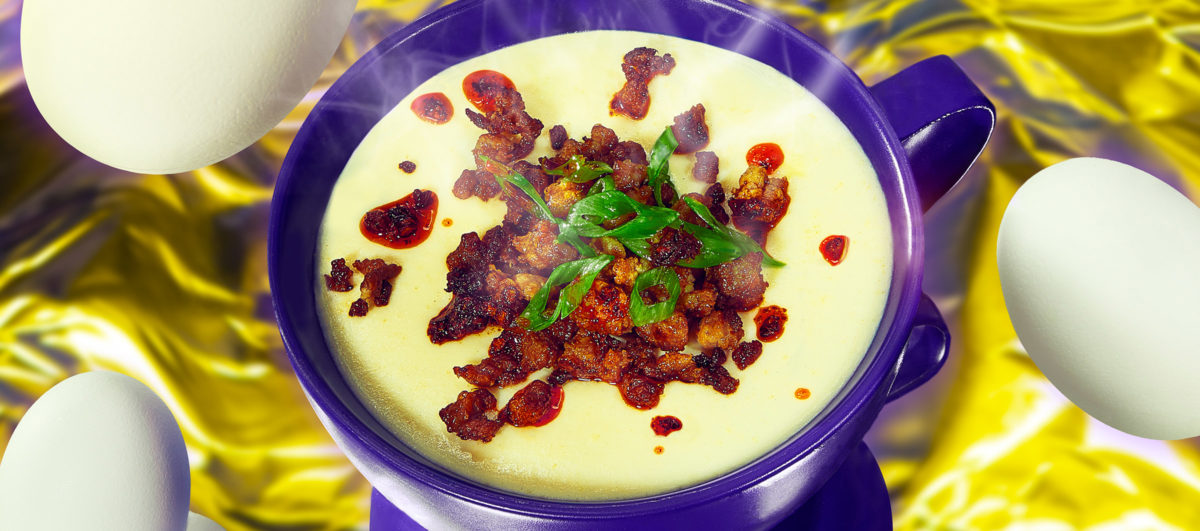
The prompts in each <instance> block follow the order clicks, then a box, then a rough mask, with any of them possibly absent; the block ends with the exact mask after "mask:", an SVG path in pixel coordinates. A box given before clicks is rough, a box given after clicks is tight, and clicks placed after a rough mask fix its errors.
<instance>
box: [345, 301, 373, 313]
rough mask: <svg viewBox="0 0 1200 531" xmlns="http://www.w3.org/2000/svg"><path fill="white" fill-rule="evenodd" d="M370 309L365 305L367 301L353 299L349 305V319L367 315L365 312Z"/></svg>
mask: <svg viewBox="0 0 1200 531" xmlns="http://www.w3.org/2000/svg"><path fill="white" fill-rule="evenodd" d="M370 308H371V307H370V306H368V305H367V301H365V300H363V299H355V300H354V302H352V303H350V317H362V316H364V315H367V310H369V309H370Z"/></svg>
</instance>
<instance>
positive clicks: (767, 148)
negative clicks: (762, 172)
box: [746, 142, 783, 175]
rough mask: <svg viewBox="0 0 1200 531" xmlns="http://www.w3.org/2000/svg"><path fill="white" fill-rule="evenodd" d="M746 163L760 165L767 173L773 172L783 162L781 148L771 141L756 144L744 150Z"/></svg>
mask: <svg viewBox="0 0 1200 531" xmlns="http://www.w3.org/2000/svg"><path fill="white" fill-rule="evenodd" d="M746 164H754V165H756V166H762V167H763V168H764V169H766V170H767V174H768V175H770V174H772V173H775V170H778V169H779V166H780V165H782V164H783V149H782V148H780V147H779V144H775V143H772V142H765V143H762V144H758V145H756V146H754V147H752V148H750V151H747V152H746Z"/></svg>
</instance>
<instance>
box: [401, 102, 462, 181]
mask: <svg viewBox="0 0 1200 531" xmlns="http://www.w3.org/2000/svg"><path fill="white" fill-rule="evenodd" d="M412 112H413V113H414V114H416V115H417V118H420V119H422V120H425V121H426V122H429V123H431V124H444V123H446V122H449V121H450V117H451V116H454V106H453V105H451V104H450V98H447V97H446V95H445V94H442V93H441V92H430V93H429V94H422V95H420V96H417V99H415V100H413V102H412ZM410 173H411V172H410Z"/></svg>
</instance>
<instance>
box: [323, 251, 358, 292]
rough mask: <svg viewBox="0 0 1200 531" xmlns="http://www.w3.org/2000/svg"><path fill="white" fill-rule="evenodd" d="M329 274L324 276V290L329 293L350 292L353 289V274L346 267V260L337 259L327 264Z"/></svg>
mask: <svg viewBox="0 0 1200 531" xmlns="http://www.w3.org/2000/svg"><path fill="white" fill-rule="evenodd" d="M329 267H330V269H329V274H328V275H325V289H328V290H329V291H350V289H351V288H353V287H354V284H353V279H354V272H353V271H350V268H349V267H346V259H345V258H338V259H336V260H333V261H332V262H329Z"/></svg>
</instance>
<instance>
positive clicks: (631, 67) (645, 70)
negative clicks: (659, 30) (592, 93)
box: [609, 47, 675, 120]
mask: <svg viewBox="0 0 1200 531" xmlns="http://www.w3.org/2000/svg"><path fill="white" fill-rule="evenodd" d="M674 68H675V58H674V57H671V54H665V55H662V56H659V55H658V50H655V49H653V48H645V47H642V48H634V49H633V50H630V51H629V53H627V54H625V58H624V61H623V62H622V63H621V70H622V71H624V72H625V85H624V86H622V87H621V90H619V91H617V93H616V94H614V95H613V98H612V101H611V102H610V103H609V109H610V114H612V115H613V116H616V115H618V114H622V115H625V116H628V117H630V118H633V119H634V120H641V119H642V118H645V117H646V113H647V112H649V111H650V89H649V86H650V80H652V79H654V76H657V75H660V74H661V75H667V74H670V73H671V70H672V69H674Z"/></svg>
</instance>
